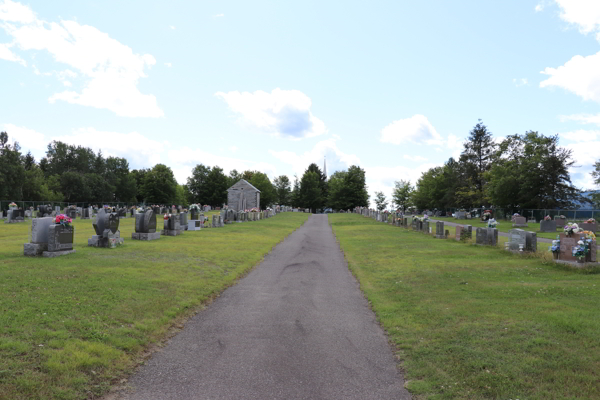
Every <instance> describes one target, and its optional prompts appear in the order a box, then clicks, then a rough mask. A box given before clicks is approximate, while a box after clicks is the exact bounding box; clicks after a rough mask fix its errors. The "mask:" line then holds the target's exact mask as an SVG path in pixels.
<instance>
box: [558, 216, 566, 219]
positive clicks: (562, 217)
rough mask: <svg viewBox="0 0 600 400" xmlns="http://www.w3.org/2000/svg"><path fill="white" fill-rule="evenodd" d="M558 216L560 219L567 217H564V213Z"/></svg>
mask: <svg viewBox="0 0 600 400" xmlns="http://www.w3.org/2000/svg"><path fill="white" fill-rule="evenodd" d="M558 218H560V219H567V217H565V216H564V215H560V216H559V217H558Z"/></svg>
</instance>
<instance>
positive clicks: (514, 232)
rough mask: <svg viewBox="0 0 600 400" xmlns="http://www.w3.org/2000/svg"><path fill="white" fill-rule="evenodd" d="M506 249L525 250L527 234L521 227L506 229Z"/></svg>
mask: <svg viewBox="0 0 600 400" xmlns="http://www.w3.org/2000/svg"><path fill="white" fill-rule="evenodd" d="M508 235H509V238H508V249H509V250H514V251H525V249H526V247H527V234H526V233H525V231H524V230H523V229H511V230H509V231H508Z"/></svg>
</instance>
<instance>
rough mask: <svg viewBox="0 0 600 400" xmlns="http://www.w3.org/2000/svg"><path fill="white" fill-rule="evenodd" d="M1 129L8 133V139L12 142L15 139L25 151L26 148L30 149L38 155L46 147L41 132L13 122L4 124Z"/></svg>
mask: <svg viewBox="0 0 600 400" xmlns="http://www.w3.org/2000/svg"><path fill="white" fill-rule="evenodd" d="M2 131H3V132H6V133H8V139H9V141H11V142H12V143H14V142H15V141H16V142H19V145H20V146H21V149H22V150H24V152H25V153H26V152H27V151H28V150H31V151H32V153H35V155H36V156H38V157H39V155H40V154H43V152H44V150H45V149H46V145H47V143H46V141H45V139H44V138H45V136H44V134H43V133H39V132H36V131H35V130H33V129H29V128H25V127H24V126H16V125H13V124H4V128H3V129H2ZM40 152H41V153H40Z"/></svg>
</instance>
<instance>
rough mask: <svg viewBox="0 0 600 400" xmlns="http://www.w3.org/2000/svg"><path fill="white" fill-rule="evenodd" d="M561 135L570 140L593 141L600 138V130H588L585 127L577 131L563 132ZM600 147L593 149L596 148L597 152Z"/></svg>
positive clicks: (562, 137)
mask: <svg viewBox="0 0 600 400" xmlns="http://www.w3.org/2000/svg"><path fill="white" fill-rule="evenodd" d="M559 136H560V138H561V139H566V140H570V141H572V142H593V141H595V140H600V131H587V130H585V129H579V130H576V131H571V132H565V133H561V134H560V135H559ZM598 149H600V147H598V148H596V149H593V150H595V151H596V153H597V152H598V151H597V150H598ZM598 157H600V155H599V156H598Z"/></svg>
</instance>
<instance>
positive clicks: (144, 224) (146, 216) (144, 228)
mask: <svg viewBox="0 0 600 400" xmlns="http://www.w3.org/2000/svg"><path fill="white" fill-rule="evenodd" d="M131 238H132V239H135V240H157V239H160V232H156V213H155V212H154V211H153V210H147V211H146V212H143V213H137V214H135V232H132V233H131Z"/></svg>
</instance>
